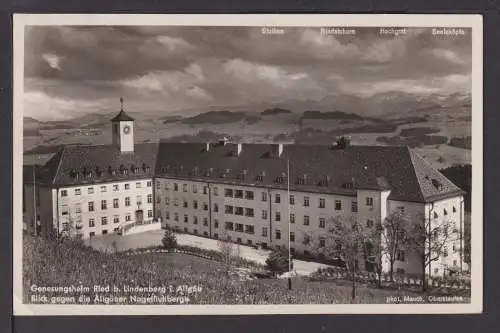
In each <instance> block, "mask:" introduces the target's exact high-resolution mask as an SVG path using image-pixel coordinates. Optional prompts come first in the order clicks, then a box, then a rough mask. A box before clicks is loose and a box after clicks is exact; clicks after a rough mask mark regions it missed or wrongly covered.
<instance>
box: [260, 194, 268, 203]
mask: <svg viewBox="0 0 500 333" xmlns="http://www.w3.org/2000/svg"><path fill="white" fill-rule="evenodd" d="M261 200H262V201H267V193H266V192H262V193H261Z"/></svg>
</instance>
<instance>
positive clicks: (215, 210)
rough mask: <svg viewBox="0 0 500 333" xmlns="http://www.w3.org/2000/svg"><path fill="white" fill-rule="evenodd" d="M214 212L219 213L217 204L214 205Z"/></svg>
mask: <svg viewBox="0 0 500 333" xmlns="http://www.w3.org/2000/svg"><path fill="white" fill-rule="evenodd" d="M214 212H215V213H218V212H219V205H218V204H216V203H215V204H214Z"/></svg>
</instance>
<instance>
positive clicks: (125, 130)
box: [111, 97, 134, 153]
mask: <svg viewBox="0 0 500 333" xmlns="http://www.w3.org/2000/svg"><path fill="white" fill-rule="evenodd" d="M120 104H121V110H120V113H118V114H117V115H116V116H115V117H114V118H113V119H111V124H112V125H111V130H112V131H113V145H114V146H116V147H118V148H119V149H120V151H121V152H122V153H133V152H134V118H132V117H130V116H129V115H128V114H126V113H125V111H123V97H121V98H120Z"/></svg>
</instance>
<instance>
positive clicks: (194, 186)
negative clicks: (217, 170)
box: [193, 184, 198, 193]
mask: <svg viewBox="0 0 500 333" xmlns="http://www.w3.org/2000/svg"><path fill="white" fill-rule="evenodd" d="M193 193H198V186H196V184H193Z"/></svg>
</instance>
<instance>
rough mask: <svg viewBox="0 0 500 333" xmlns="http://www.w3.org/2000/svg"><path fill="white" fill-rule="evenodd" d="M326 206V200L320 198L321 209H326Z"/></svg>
mask: <svg viewBox="0 0 500 333" xmlns="http://www.w3.org/2000/svg"><path fill="white" fill-rule="evenodd" d="M335 203H336V202H335ZM325 206H326V205H325V199H324V198H320V199H319V208H325Z"/></svg>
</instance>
